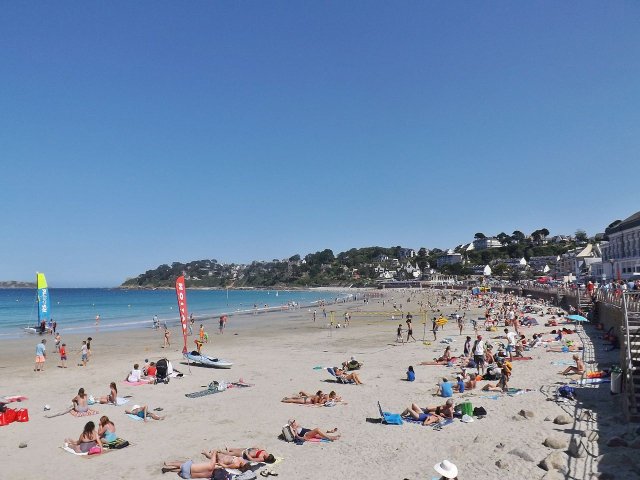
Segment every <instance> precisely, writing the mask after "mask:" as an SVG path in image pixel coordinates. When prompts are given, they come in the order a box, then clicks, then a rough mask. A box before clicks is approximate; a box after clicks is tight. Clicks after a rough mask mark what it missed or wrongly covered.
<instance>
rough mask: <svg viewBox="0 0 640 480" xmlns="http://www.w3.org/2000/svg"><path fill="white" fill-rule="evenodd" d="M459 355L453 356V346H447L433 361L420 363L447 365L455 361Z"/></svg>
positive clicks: (421, 363)
mask: <svg viewBox="0 0 640 480" xmlns="http://www.w3.org/2000/svg"><path fill="white" fill-rule="evenodd" d="M456 360H457V357H452V356H451V346H447V348H445V349H444V352H443V353H442V356H441V357H440V358H434V359H433V361H432V362H420V365H447V364H448V363H449V362H454V361H456Z"/></svg>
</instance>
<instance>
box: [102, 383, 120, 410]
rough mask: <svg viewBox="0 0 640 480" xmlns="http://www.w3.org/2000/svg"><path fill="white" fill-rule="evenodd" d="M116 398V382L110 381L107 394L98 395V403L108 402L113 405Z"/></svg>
mask: <svg viewBox="0 0 640 480" xmlns="http://www.w3.org/2000/svg"><path fill="white" fill-rule="evenodd" d="M117 398H118V387H116V382H111V383H110V384H109V395H107V396H106V397H100V403H110V404H112V405H115V404H116V400H117Z"/></svg>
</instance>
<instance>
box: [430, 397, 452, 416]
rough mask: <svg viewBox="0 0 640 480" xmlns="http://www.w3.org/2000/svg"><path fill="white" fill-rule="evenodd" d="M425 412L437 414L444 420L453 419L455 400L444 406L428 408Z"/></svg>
mask: <svg viewBox="0 0 640 480" xmlns="http://www.w3.org/2000/svg"><path fill="white" fill-rule="evenodd" d="M424 411H425V412H427V413H435V414H436V415H439V416H440V417H442V418H453V411H454V403H453V398H450V399H448V400H447V401H446V402H445V404H444V405H438V406H437V407H427V408H425V409H424Z"/></svg>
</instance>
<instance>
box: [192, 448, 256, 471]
mask: <svg viewBox="0 0 640 480" xmlns="http://www.w3.org/2000/svg"><path fill="white" fill-rule="evenodd" d="M202 455H204V456H205V457H207V458H208V459H210V460H211V461H215V462H216V464H217V465H218V466H219V467H223V468H236V469H238V470H240V471H242V472H244V471H245V470H248V468H249V466H250V465H249V460H245V459H244V458H242V457H237V456H235V455H229V454H228V453H223V452H219V451H217V450H209V451H206V450H205V451H203V452H202Z"/></svg>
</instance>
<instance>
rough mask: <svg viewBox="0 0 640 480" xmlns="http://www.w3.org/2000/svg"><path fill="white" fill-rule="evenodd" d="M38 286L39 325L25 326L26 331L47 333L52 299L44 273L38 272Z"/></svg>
mask: <svg viewBox="0 0 640 480" xmlns="http://www.w3.org/2000/svg"><path fill="white" fill-rule="evenodd" d="M36 288H37V292H38V325H35V326H33V327H29V326H27V327H24V329H23V330H24V331H25V332H26V333H31V334H36V333H39V334H40V335H43V334H45V333H47V325H48V324H49V319H50V318H51V311H50V308H49V305H50V303H51V300H50V299H49V287H48V286H47V279H46V278H45V276H44V273H36ZM43 325H44V328H43Z"/></svg>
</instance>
